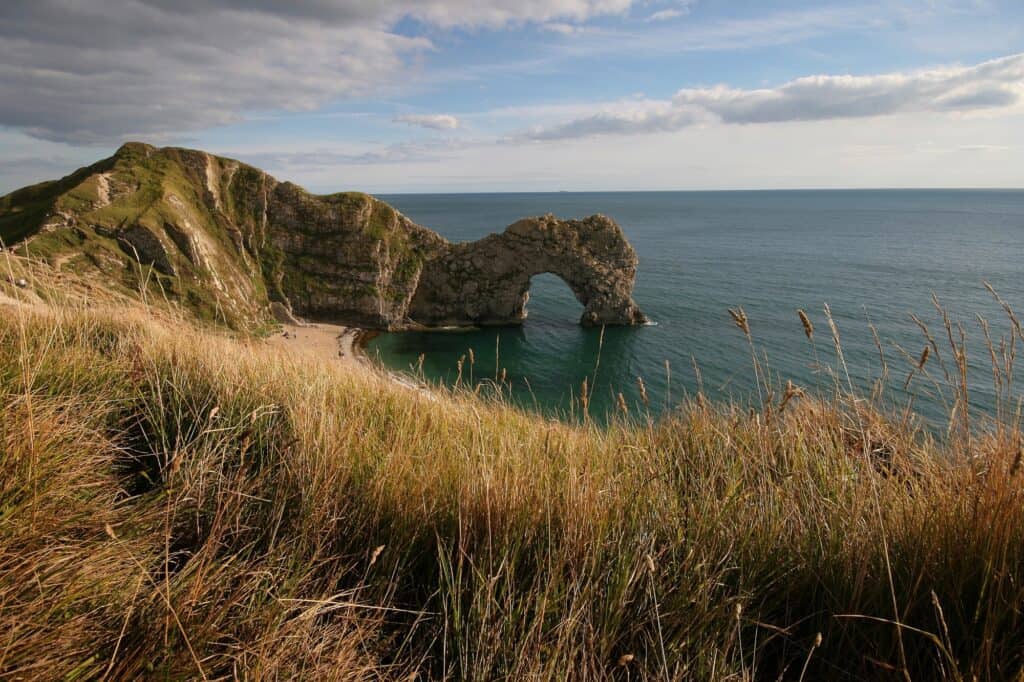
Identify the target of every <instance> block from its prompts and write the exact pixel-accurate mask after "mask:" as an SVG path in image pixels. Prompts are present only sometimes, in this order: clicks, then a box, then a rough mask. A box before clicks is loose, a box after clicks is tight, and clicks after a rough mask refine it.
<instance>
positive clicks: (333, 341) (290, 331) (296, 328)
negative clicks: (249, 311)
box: [268, 322, 363, 362]
mask: <svg viewBox="0 0 1024 682" xmlns="http://www.w3.org/2000/svg"><path fill="white" fill-rule="evenodd" d="M362 331H363V330H362V329H359V328H358V327H347V326H343V325H339V324H326V323H322V322H317V323H315V324H306V325H295V324H282V325H281V331H279V332H277V333H276V334H274V335H273V336H271V337H270V338H269V339H268V343H270V344H271V345H272V346H279V347H281V348H288V349H290V350H294V351H296V352H299V353H306V354H308V355H313V356H315V357H318V358H322V359H326V360H344V361H346V362H359V360H360V356H359V352H358V350H357V349H356V343H357V341H358V339H359V336H360V334H361V333H362Z"/></svg>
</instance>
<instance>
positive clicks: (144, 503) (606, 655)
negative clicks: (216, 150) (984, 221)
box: [0, 254, 1024, 680]
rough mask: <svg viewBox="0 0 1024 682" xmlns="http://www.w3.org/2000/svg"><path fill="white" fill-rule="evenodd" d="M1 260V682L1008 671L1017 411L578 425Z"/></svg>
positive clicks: (823, 411) (1017, 497) (801, 412)
mask: <svg viewBox="0 0 1024 682" xmlns="http://www.w3.org/2000/svg"><path fill="white" fill-rule="evenodd" d="M0 257H2V258H0V259H2V260H3V262H4V266H3V267H4V269H5V273H6V274H5V275H4V276H3V277H0V295H2V296H3V297H4V298H3V299H0V311H2V314H0V347H2V348H3V349H4V352H3V353H2V354H0V414H2V415H3V418H2V420H0V632H3V633H4V634H3V642H2V645H0V674H2V675H3V676H4V677H9V678H12V679H125V680H128V679H140V678H155V679H204V678H205V679H228V678H244V679H337V680H376V679H414V678H415V679H443V678H451V679H475V680H495V679H507V680H523V679H570V680H583V679H588V680H589V679H622V680H627V679H652V680H653V679H657V680H663V679H736V680H740V679H768V680H774V679H778V678H780V677H781V678H783V679H801V678H802V679H807V680H810V679H838V680H842V679H851V680H852V679H921V680H925V679H937V678H946V679H1017V678H1018V676H1019V674H1020V672H1021V670H1022V654H1024V644H1022V642H1024V627H1022V623H1021V607H1022V605H1024V487H1022V481H1024V479H1022V478H1021V477H1022V476H1024V472H1021V438H1020V436H1021V433H1020V429H1019V425H1018V422H1017V421H1016V419H1015V418H1014V417H1013V416H1012V415H1013V412H1012V411H1010V412H1009V414H1010V415H1011V416H1009V417H1006V418H1005V419H1003V420H1002V421H1001V422H1000V421H995V422H993V421H988V422H984V423H982V422H977V423H970V422H967V421H966V420H965V419H963V415H964V414H965V413H964V412H958V410H957V407H956V405H957V404H958V399H954V401H953V403H952V404H953V407H952V410H953V414H952V415H951V429H950V431H949V433H948V435H946V436H942V437H933V436H931V435H929V434H928V433H926V432H924V431H921V430H919V429H917V428H916V427H915V426H914V421H913V420H910V419H896V420H894V419H887V418H886V416H885V415H884V414H881V413H880V412H879V411H878V410H877V409H875V408H873V407H872V405H876V404H878V402H877V401H873V400H872V399H871V397H870V396H856V395H852V394H850V393H848V392H847V391H844V390H843V389H842V388H841V387H842V386H843V382H842V381H837V382H836V389H835V392H834V394H833V395H831V396H827V397H825V398H823V399H811V398H809V397H807V396H802V395H801V394H800V392H799V391H798V390H797V389H795V388H792V387H791V388H789V390H783V389H778V390H776V391H775V392H774V393H771V394H769V395H767V397H766V399H765V401H764V404H763V407H762V409H760V410H757V411H747V410H745V409H740V408H737V407H733V406H730V405H724V404H711V403H709V402H708V401H707V400H706V399H704V398H703V396H700V395H697V396H694V397H693V399H692V400H690V401H689V402H687V403H685V404H684V405H682V406H681V407H680V408H679V409H678V410H675V411H673V412H672V413H670V414H669V415H668V416H667V417H665V418H664V419H662V420H661V421H657V422H653V421H651V420H649V419H648V417H647V415H645V414H642V413H641V414H636V413H630V414H622V415H620V417H619V418H617V419H613V420H612V424H611V425H610V426H609V427H608V428H598V427H596V426H593V425H591V424H590V423H584V424H582V425H568V424H564V423H558V422H553V421H548V420H545V419H542V418H540V417H538V416H534V415H530V414H526V413H523V412H520V411H518V410H515V409H512V408H510V407H508V406H506V405H504V404H503V403H502V402H501V400H500V399H498V398H496V397H493V396H492V397H481V396H477V395H474V394H473V393H471V392H468V391H455V392H448V393H446V392H440V391H438V392H432V393H424V392H421V391H418V390H415V389H412V388H409V387H406V386H403V385H400V384H397V383H395V382H393V381H391V380H389V379H388V378H387V376H385V375H383V374H381V373H379V372H378V371H376V370H374V369H372V368H369V367H364V366H359V365H343V364H340V363H326V362H318V361H316V360H312V359H304V358H302V357H299V356H294V355H287V354H285V353H284V352H283V351H281V350H279V349H275V348H272V347H268V346H267V345H265V344H263V343H261V342H259V341H258V340H255V339H253V338H251V337H249V336H248V335H245V334H238V333H226V332H221V331H217V330H216V329H211V328H210V327H209V326H208V325H203V326H199V325H197V324H196V323H195V322H193V318H192V317H190V316H189V315H188V314H187V313H186V312H184V311H182V309H181V308H178V307H174V306H171V307H169V308H168V307H166V306H155V307H154V306H149V307H147V306H144V305H142V304H140V303H139V302H138V299H137V297H134V296H122V295H119V294H117V293H116V292H111V291H109V290H107V289H105V288H103V287H98V286H96V284H95V282H94V281H92V280H91V279H89V278H88V277H82V276H79V275H76V274H74V273H73V272H68V271H66V270H62V271H59V272H58V271H55V269H54V268H53V267H52V266H51V265H47V264H45V263H41V262H31V261H28V260H26V259H23V258H20V257H18V256H16V255H11V254H0ZM22 278H25V279H26V280H27V281H28V286H27V287H26V288H20V287H18V286H14V285H12V284H8V280H9V279H10V280H14V281H17V280H19V279H22ZM15 300H20V301H21V302H22V303H21V304H20V305H14V304H13V301H15ZM737 322H738V323H740V324H741V325H742V326H745V320H744V318H743V317H742V315H741V314H739V313H738V314H737ZM754 331H755V333H756V330H754ZM808 331H809V332H810V331H811V330H808ZM819 336H820V330H819ZM825 337H826V338H825V339H824V340H823V341H822V342H825V343H830V342H831V341H830V340H829V339H828V338H827V337H828V334H827V333H826V334H825ZM1011 337H1012V339H1016V341H1020V340H1021V337H1020V327H1019V325H1017V324H1016V322H1015V321H1011ZM950 338H955V336H951V337H950ZM932 347H933V349H934V350H932V351H931V359H930V360H929V358H928V357H927V356H926V357H924V358H922V359H921V361H920V362H921V368H920V369H919V370H918V371H921V372H927V371H929V370H931V371H934V372H936V374H935V376H936V377H938V376H942V372H940V371H939V370H938V365H936V363H942V366H943V367H945V368H946V369H948V370H949V373H948V375H947V376H948V377H949V381H950V383H949V387H950V388H951V389H952V395H953V396H957V395H959V394H958V392H957V391H958V386H957V375H958V372H957V367H959V366H960V365H961V363H964V362H966V357H965V355H964V350H963V348H962V346H960V345H957V344H954V345H953V347H951V348H950V347H941V346H939V345H938V344H935V345H934V346H932ZM1004 351H1005V352H1004V353H1003V354H1002V355H1000V354H999V352H998V350H997V352H996V354H995V355H993V360H994V362H995V363H996V367H997V370H996V371H997V374H996V377H997V380H998V381H999V382H1001V385H1004V386H1005V384H1006V383H1007V382H1009V379H1010V376H1011V375H1012V356H1013V345H1012V344H1011V345H1010V346H1007V347H1006V348H1005V349H1004ZM737 362H742V360H741V359H740V358H737ZM836 372H837V373H838V375H839V376H842V370H841V367H840V368H836ZM765 388H766V389H767V388H770V387H769V386H765Z"/></svg>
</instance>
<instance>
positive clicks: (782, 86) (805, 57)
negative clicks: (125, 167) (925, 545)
mask: <svg viewBox="0 0 1024 682" xmlns="http://www.w3.org/2000/svg"><path fill="white" fill-rule="evenodd" d="M85 5H88V7H85ZM1022 53H1024V2H1020V0H896V1H890V2H814V3H811V2H748V1H744V0H728V1H727V0H649V1H648V0H635V1H631V0H551V1H548V2H544V1H542V0H521V1H520V2H516V3H509V2H505V1H499V0H475V1H473V0H418V1H415V2H411V1H408V0H375V1H374V0H370V1H367V0H349V1H345V2H340V1H337V0H303V1H301V2H293V3H279V2H273V1H272V0H223V1H222V2H218V3H210V2H206V1H205V0H96V1H94V2H91V3H80V2H75V1H74V0H12V1H11V2H9V3H6V4H5V5H4V6H3V7H0V192H3V191H8V190H10V189H14V188H15V187H18V186H21V185H24V184H27V183H30V182H34V181H38V180H41V179H45V178H49V177H55V176H59V175H62V174H64V173H67V172H69V171H70V170H73V169H74V168H75V167H77V166H80V165H83V164H85V163H89V162H91V161H94V160H95V159H97V158H100V157H102V156H105V155H107V154H109V153H110V152H111V151H112V150H113V149H115V148H116V147H117V146H118V145H119V144H120V143H121V142H122V141H124V140H126V139H142V140H145V141H149V142H152V143H154V144H159V145H163V144H172V145H182V146H194V147H200V148H204V149H208V150H210V151H214V152H217V153H221V154H226V155H229V156H233V157H236V158H240V159H242V160H244V161H248V162H251V163H253V164H255V165H258V166H260V167H263V168H265V169H267V170H268V171H270V172H271V173H273V174H275V175H276V176H278V177H280V178H282V179H290V180H293V181H295V182H299V183H300V184H304V185H306V186H307V187H309V188H311V189H313V190H315V191H335V190H341V189H362V190H366V191H371V192H405V191H414V192H435V191H448V192H461V191H543V190H551V191H554V190H563V189H567V190H615V189H730V188H791V187H1022V186H1024V162H1022V161H1021V159H1024V154H1022V151H1024V132H1022V131H1024V56H1021V55H1022Z"/></svg>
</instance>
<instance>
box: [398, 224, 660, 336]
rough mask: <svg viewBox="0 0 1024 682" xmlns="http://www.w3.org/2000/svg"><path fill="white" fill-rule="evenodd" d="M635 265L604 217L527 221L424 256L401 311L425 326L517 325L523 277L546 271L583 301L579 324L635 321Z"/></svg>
mask: <svg viewBox="0 0 1024 682" xmlns="http://www.w3.org/2000/svg"><path fill="white" fill-rule="evenodd" d="M636 267H637V257H636V252H635V251H634V250H633V247H632V246H630V244H629V242H628V241H626V238H625V235H623V233H622V229H621V228H620V227H619V226H618V225H617V224H616V223H615V221H613V220H611V219H610V218H607V217H605V216H601V215H596V216H591V217H590V218H586V219H584V220H568V221H562V220H558V219H557V218H555V217H554V216H552V215H546V216H543V217H540V218H528V219H525V220H520V221H519V222H517V223H514V224H513V225H510V226H509V227H508V228H507V229H506V230H505V231H504V232H503V233H501V234H495V235H490V236H488V237H484V238H483V239H481V240H479V241H476V242H468V243H462V244H452V245H450V246H449V247H448V248H446V249H444V250H442V251H441V252H440V253H438V254H436V255H435V256H434V257H433V258H431V259H430V260H429V261H427V262H426V263H425V264H424V266H423V270H422V272H421V274H420V279H419V285H418V287H417V289H416V293H415V294H414V295H413V298H412V301H411V302H410V305H409V315H408V316H409V319H410V320H411V321H412V322H414V323H417V324H422V325H425V326H430V327H436V326H445V325H453V326H456V325H507V324H519V323H521V322H522V321H523V319H524V318H525V317H526V301H527V299H528V292H529V288H530V278H531V277H533V276H534V275H538V274H541V273H552V274H554V275H557V276H558V277H560V278H561V279H562V280H563V281H565V283H566V284H567V285H568V286H569V288H570V289H571V290H572V292H573V293H574V294H575V296H576V298H577V300H579V302H580V303H581V304H582V305H583V308H584V310H583V316H582V318H581V319H580V323H581V324H585V325H602V324H609V325H629V324H641V323H643V322H645V321H646V318H645V317H644V315H643V313H642V312H640V309H639V308H638V307H637V305H636V304H635V303H634V302H633V299H632V293H633V282H634V280H635V277H636Z"/></svg>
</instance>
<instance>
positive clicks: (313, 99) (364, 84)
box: [0, 0, 634, 144]
mask: <svg viewBox="0 0 1024 682" xmlns="http://www.w3.org/2000/svg"><path fill="white" fill-rule="evenodd" d="M632 2H634V0H520V1H518V2H514V3H509V2H506V0H344V1H339V0H307V1H305V2H278V1H277V0H222V1H219V2H218V1H215V0H91V1H90V2H79V1H78V0H4V1H3V2H2V3H0V125H2V126H8V127H10V128H14V129H18V130H22V131H25V132H27V133H29V134H31V135H33V136H35V137H38V138H44V139H48V140H56V141H62V142H72V143H85V144H111V143H114V142H116V141H118V140H123V139H124V138H126V137H134V136H141V137H145V138H147V139H150V140H153V141H156V142H159V141H161V140H163V139H168V138H170V137H173V136H176V135H180V133H182V132H183V131H193V130H202V129H206V128H209V127H212V126H217V125H221V124H225V123H231V122H235V121H238V120H240V119H241V118H243V117H244V116H245V115H246V114H247V113H249V112H262V111H274V110H285V111H309V110H313V109H316V108H318V107H321V106H323V105H324V104H326V103H327V102H330V101H332V100H336V99H338V98H342V97H353V96H363V95H368V94H379V93H381V92H382V91H386V90H387V87H388V86H389V85H391V84H394V83H396V82H397V81H398V80H399V79H398V75H399V74H401V73H403V72H404V71H405V69H406V68H407V67H408V65H409V61H410V59H411V58H412V57H413V56H415V55H417V54H420V53H423V52H424V51H428V50H431V49H433V47H434V46H433V45H432V43H431V41H430V40H428V39H426V38H422V37H419V38H411V37H408V36H405V35H401V34H398V33H396V32H395V31H394V30H393V28H392V27H393V26H394V25H395V24H396V23H397V22H399V21H401V20H403V19H405V20H412V21H418V22H421V23H424V24H427V25H430V26H433V27H439V28H442V29H450V28H455V27H467V28H474V27H475V28H479V27H488V28H499V27H502V26H507V25H522V24H527V23H537V24H543V23H548V22H569V23H570V24H571V23H578V22H584V21H586V20H588V19H590V18H592V17H594V16H597V15H604V14H615V13H621V12H624V11H626V10H627V9H629V7H630V5H631V4H632Z"/></svg>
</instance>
